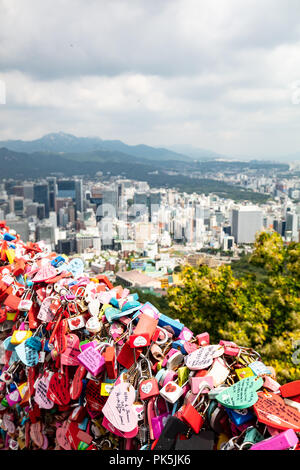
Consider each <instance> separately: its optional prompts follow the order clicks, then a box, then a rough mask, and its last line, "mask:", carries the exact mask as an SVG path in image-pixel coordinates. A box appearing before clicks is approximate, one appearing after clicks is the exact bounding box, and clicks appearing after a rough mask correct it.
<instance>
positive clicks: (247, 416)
mask: <svg viewBox="0 0 300 470" xmlns="http://www.w3.org/2000/svg"><path fill="white" fill-rule="evenodd" d="M225 410H226V413H227V414H228V416H229V418H230V420H231V421H232V422H233V423H234V424H235V425H236V426H241V425H242V424H244V423H248V421H251V420H252V419H253V418H254V414H253V413H251V411H250V410H248V409H247V408H246V409H244V410H231V409H229V408H226V407H225Z"/></svg>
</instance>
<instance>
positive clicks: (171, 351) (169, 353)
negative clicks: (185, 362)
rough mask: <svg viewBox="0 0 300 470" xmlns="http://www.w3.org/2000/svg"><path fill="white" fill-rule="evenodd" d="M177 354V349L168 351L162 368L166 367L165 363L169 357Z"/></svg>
mask: <svg viewBox="0 0 300 470" xmlns="http://www.w3.org/2000/svg"><path fill="white" fill-rule="evenodd" d="M176 353H178V350H177V349H174V348H171V349H170V351H169V352H168V354H166V356H165V358H164V360H163V362H162V367H165V366H166V365H167V362H168V359H170V357H171V356H173V354H176Z"/></svg>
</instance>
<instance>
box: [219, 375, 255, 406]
mask: <svg viewBox="0 0 300 470" xmlns="http://www.w3.org/2000/svg"><path fill="white" fill-rule="evenodd" d="M263 383H264V381H263V379H262V377H246V378H245V379H243V380H240V381H239V382H237V383H235V384H234V385H231V387H228V388H226V389H225V390H223V391H222V392H220V393H219V394H218V395H217V396H216V400H217V401H218V402H219V403H221V405H223V406H226V407H227V408H231V409H235V408H236V409H244V408H250V406H253V405H254V404H255V403H256V402H257V400H258V394H257V390H259V389H260V388H261V387H262V386H263Z"/></svg>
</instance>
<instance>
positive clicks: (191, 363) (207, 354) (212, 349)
mask: <svg viewBox="0 0 300 470" xmlns="http://www.w3.org/2000/svg"><path fill="white" fill-rule="evenodd" d="M223 352H224V348H222V347H220V346H218V345H214V344H212V345H210V346H204V347H202V348H199V349H196V351H194V352H192V353H191V354H189V355H188V356H187V358H186V366H187V367H188V368H189V369H190V370H200V369H207V368H208V367H209V366H210V365H211V364H212V363H213V360H214V358H215V357H218V356H220V355H222V354H223Z"/></svg>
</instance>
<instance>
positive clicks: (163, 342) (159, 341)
mask: <svg viewBox="0 0 300 470" xmlns="http://www.w3.org/2000/svg"><path fill="white" fill-rule="evenodd" d="M157 328H158V329H159V330H160V331H162V332H163V333H164V335H165V337H164V338H163V339H157V340H156V341H155V342H156V344H158V345H159V346H160V345H163V344H166V342H167V341H168V339H169V335H168V331H167V330H166V329H165V328H162V327H161V326H157Z"/></svg>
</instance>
